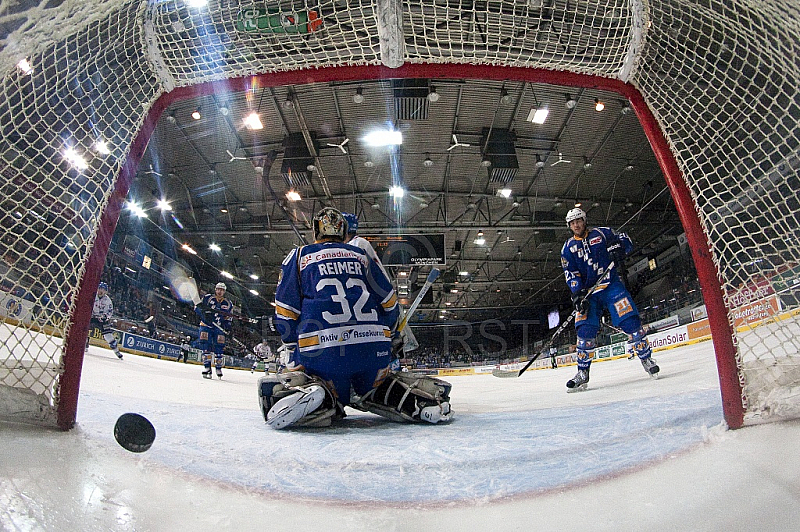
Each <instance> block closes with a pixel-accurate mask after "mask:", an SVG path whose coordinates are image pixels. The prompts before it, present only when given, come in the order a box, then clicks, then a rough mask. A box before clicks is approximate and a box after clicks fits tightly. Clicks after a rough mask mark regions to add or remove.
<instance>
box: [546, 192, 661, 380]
mask: <svg viewBox="0 0 800 532" xmlns="http://www.w3.org/2000/svg"><path fill="white" fill-rule="evenodd" d="M566 221H567V225H568V226H569V228H570V230H571V231H572V238H570V239H569V240H567V242H566V243H565V244H564V247H562V248H561V266H562V268H563V269H564V276H565V277H566V281H567V286H569V289H570V292H572V304H573V305H574V307H575V312H576V316H575V330H576V331H577V336H578V342H577V351H578V353H577V356H578V373H577V374H576V375H575V377H573V378H572V379H570V380H569V381H567V388H568V390H567V391H576V390H582V389H585V388H586V385H587V383H588V382H589V367H590V366H591V364H592V359H593V358H594V348H595V338H596V337H597V331H598V330H599V328H600V317H601V315H602V314H603V310H604V309H608V312H609V313H610V315H611V322H612V324H613V325H614V326H615V327H619V328H620V329H622V330H623V331H625V332H626V333H628V334H630V335H632V341H633V350H634V352H635V353H636V355H637V356H638V357H639V360H640V361H641V362H642V366H643V367H644V369H645V371H646V372H647V373H648V375H652V376H657V374H658V371H659V367H658V365H657V364H656V361H655V360H654V359H653V358H652V357H651V354H652V350H651V349H650V345H649V343H648V341H647V334H646V333H645V332H644V329H643V328H642V323H641V320H640V318H639V311H638V310H637V309H636V305H635V303H634V302H633V298H632V297H631V295H630V293H629V292H628V290H626V288H625V285H624V284H623V282H622V280H621V279H620V277H619V275H618V274H617V269H616V265H615V264H614V262H621V261H622V260H624V259H625V256H626V255H627V254H628V253H630V252H631V250H632V249H633V242H631V239H630V238H629V237H628V235H627V234H625V233H616V232H615V231H613V230H612V229H610V228H608V227H593V228H589V227H588V226H587V225H586V213H585V212H584V211H583V210H581V209H580V208H577V207H576V208H574V209H572V210H570V211H569V212H568V213H567V218H566Z"/></svg>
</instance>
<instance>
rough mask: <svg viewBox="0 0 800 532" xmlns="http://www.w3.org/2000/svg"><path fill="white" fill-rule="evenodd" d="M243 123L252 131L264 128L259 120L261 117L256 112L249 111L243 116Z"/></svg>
mask: <svg viewBox="0 0 800 532" xmlns="http://www.w3.org/2000/svg"><path fill="white" fill-rule="evenodd" d="M244 125H245V127H246V128H247V129H250V130H253V131H255V130H257V129H264V124H263V123H262V122H261V117H259V116H258V113H256V112H253V113H250V114H249V115H247V116H246V117H245V118H244Z"/></svg>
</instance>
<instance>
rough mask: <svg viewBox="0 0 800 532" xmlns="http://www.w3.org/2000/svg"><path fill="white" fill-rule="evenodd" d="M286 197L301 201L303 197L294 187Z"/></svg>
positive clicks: (290, 199)
mask: <svg viewBox="0 0 800 532" xmlns="http://www.w3.org/2000/svg"><path fill="white" fill-rule="evenodd" d="M286 199H288V200H289V201H300V200H301V199H303V198H302V197H301V196H300V193H299V192H297V191H296V190H294V189H292V190H290V191H289V192H287V193H286Z"/></svg>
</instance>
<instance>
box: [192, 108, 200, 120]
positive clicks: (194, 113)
mask: <svg viewBox="0 0 800 532" xmlns="http://www.w3.org/2000/svg"><path fill="white" fill-rule="evenodd" d="M192 118H194V119H195V120H200V119H201V118H203V115H201V114H200V108H199V107H198V108H197V109H195V110H194V111H192Z"/></svg>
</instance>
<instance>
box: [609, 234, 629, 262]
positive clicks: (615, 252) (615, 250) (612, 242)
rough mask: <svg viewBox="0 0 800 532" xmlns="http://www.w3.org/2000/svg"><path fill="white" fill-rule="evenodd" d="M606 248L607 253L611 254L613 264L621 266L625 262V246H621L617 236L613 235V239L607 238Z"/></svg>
mask: <svg viewBox="0 0 800 532" xmlns="http://www.w3.org/2000/svg"><path fill="white" fill-rule="evenodd" d="M606 250H607V251H608V254H609V255H611V259H612V260H613V261H614V264H616V265H617V266H618V267H622V265H623V264H624V263H625V248H624V247H623V246H622V242H620V240H619V238H616V237H615V238H614V239H609V240H608V245H607V246H606Z"/></svg>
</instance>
